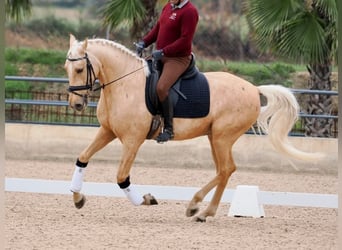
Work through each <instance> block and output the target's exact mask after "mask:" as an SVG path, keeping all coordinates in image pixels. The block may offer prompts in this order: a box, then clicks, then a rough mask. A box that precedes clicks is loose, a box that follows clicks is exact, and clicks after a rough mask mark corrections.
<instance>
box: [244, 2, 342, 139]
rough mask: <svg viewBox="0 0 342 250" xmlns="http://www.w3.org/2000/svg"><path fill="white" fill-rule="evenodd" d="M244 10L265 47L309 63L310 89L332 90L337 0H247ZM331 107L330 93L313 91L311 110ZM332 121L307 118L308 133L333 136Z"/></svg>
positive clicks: (326, 111) (319, 111)
mask: <svg viewBox="0 0 342 250" xmlns="http://www.w3.org/2000/svg"><path fill="white" fill-rule="evenodd" d="M245 10H246V14H247V18H248V20H249V23H250V25H251V28H252V30H253V35H254V38H255V41H256V42H257V44H258V45H259V47H260V48H261V49H262V50H263V51H270V52H272V53H274V54H275V55H278V56H280V57H283V58H286V59H289V60H292V61H296V62H300V63H305V64H307V69H308V72H309V74H310V80H309V82H308V85H309V86H308V87H309V89H312V90H331V80H330V79H331V72H332V65H333V63H334V61H335V60H336V59H337V0H281V1H274V0H246V2H245ZM331 111H332V98H331V96H329V95H320V94H316V95H310V97H309V100H308V105H307V108H306V112H307V113H308V114H315V115H329V114H331ZM332 125H333V120H332V119H321V118H306V119H305V135H307V136H316V137H332V136H333V135H332Z"/></svg>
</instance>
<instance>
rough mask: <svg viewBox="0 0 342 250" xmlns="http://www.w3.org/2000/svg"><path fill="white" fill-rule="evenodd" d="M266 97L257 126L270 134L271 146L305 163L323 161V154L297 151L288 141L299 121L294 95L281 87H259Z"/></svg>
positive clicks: (297, 106)
mask: <svg viewBox="0 0 342 250" xmlns="http://www.w3.org/2000/svg"><path fill="white" fill-rule="evenodd" d="M258 89H259V92H260V94H262V95H263V96H265V97H266V99H267V105H266V106H262V107H261V110H260V114H259V117H258V119H257V125H258V127H259V129H261V131H262V132H264V133H265V134H268V136H269V139H270V142H271V144H272V145H273V146H274V148H275V149H276V150H277V151H278V152H279V153H281V154H283V155H285V156H287V157H290V158H294V159H299V160H304V161H314V160H318V159H321V158H322V157H323V155H322V154H319V153H307V152H303V151H301V150H298V149H296V148H295V147H294V146H292V145H291V143H290V142H289V140H288V133H289V132H290V130H291V129H292V127H293V125H294V124H295V122H296V121H297V119H298V113H299V105H298V102H297V100H296V98H295V96H294V95H293V93H292V92H291V91H290V90H289V89H287V88H285V87H282V86H279V85H265V86H259V87H258Z"/></svg>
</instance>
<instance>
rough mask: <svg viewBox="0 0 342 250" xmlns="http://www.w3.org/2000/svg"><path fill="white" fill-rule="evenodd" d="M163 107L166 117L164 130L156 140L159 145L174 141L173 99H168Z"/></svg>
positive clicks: (163, 103)
mask: <svg viewBox="0 0 342 250" xmlns="http://www.w3.org/2000/svg"><path fill="white" fill-rule="evenodd" d="M161 106H162V110H163V115H164V129H163V132H162V133H160V134H159V135H158V136H157V138H156V140H157V142H158V143H163V142H166V141H168V140H172V139H173V122H172V119H173V105H172V101H171V99H170V98H169V97H166V99H165V100H164V101H163V102H162V105H161Z"/></svg>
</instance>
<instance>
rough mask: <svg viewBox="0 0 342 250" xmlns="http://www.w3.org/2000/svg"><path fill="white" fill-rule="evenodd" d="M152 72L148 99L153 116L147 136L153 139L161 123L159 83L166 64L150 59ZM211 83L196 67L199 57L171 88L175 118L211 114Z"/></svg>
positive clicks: (193, 60) (147, 84) (148, 106)
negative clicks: (157, 87)
mask: <svg viewBox="0 0 342 250" xmlns="http://www.w3.org/2000/svg"><path fill="white" fill-rule="evenodd" d="M147 64H148V67H149V69H150V75H149V76H148V77H147V78H146V87H145V101H146V106H147V109H148V110H149V112H150V113H151V114H152V115H153V120H152V123H151V128H150V131H149V133H148V135H147V137H146V138H147V139H151V138H152V137H153V135H154V133H155V132H156V130H158V129H159V126H160V124H161V115H162V111H161V104H160V102H159V99H158V95H157V91H156V86H157V82H158V79H159V76H160V74H161V72H162V65H161V64H160V63H158V62H156V61H153V60H152V59H149V60H147ZM209 94H210V93H209V85H208V81H207V79H206V77H205V76H204V75H203V73H201V72H199V70H198V68H197V67H196V62H195V57H194V55H193V54H192V59H191V62H190V65H189V67H188V69H187V70H186V71H185V72H184V73H183V74H182V75H181V76H180V77H179V79H178V80H177V81H176V82H175V83H174V85H173V86H172V87H171V89H170V91H169V98H171V100H172V103H173V106H174V117H175V118H176V117H178V118H200V117H205V116H207V115H208V113H209V108H210V95H209Z"/></svg>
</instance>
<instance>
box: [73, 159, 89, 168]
mask: <svg viewBox="0 0 342 250" xmlns="http://www.w3.org/2000/svg"><path fill="white" fill-rule="evenodd" d="M87 165H88V162H87V163H83V162H80V160H79V159H77V161H76V166H77V167H80V168H85V167H86V166H87Z"/></svg>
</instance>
